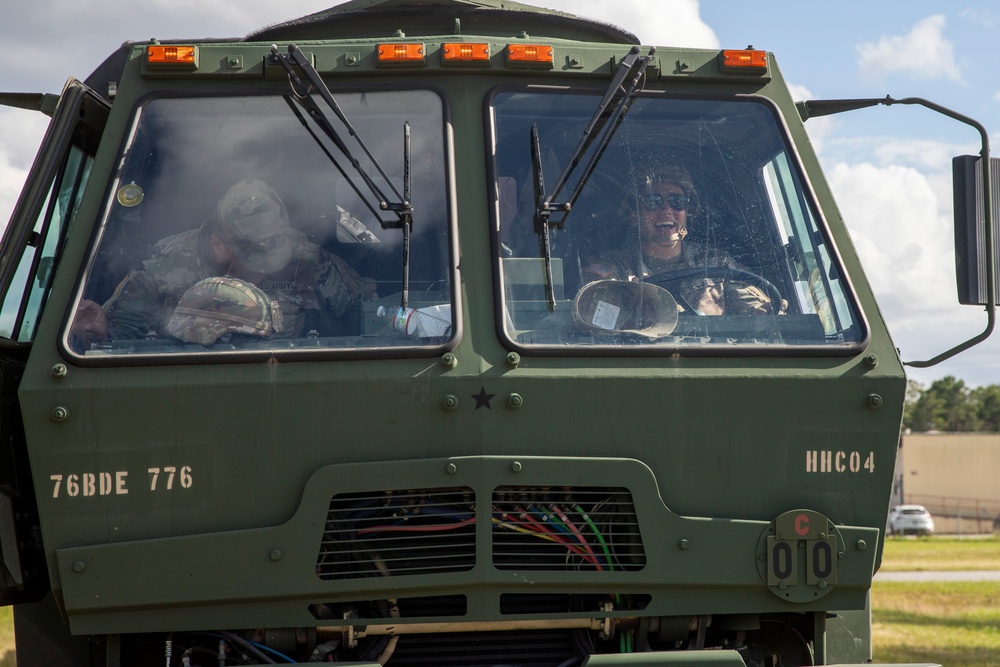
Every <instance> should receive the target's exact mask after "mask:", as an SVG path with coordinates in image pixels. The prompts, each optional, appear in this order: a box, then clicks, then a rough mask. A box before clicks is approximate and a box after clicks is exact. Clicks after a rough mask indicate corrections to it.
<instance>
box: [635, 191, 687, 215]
mask: <svg viewBox="0 0 1000 667" xmlns="http://www.w3.org/2000/svg"><path fill="white" fill-rule="evenodd" d="M639 203H640V204H641V205H642V208H643V210H644V211H662V210H663V208H664V207H665V206H669V207H670V208H672V209H674V210H675V211H686V210H687V207H688V206H689V205H690V204H691V199H690V198H689V197H688V196H687V195H683V194H678V193H676V192H674V193H671V194H669V195H667V196H666V198H664V196H663V195H661V194H657V193H655V192H653V193H650V194H646V195H639Z"/></svg>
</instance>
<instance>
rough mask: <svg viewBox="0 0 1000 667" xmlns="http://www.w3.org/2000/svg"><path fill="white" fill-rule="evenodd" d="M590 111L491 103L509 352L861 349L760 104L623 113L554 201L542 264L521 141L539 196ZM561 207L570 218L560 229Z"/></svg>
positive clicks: (514, 98)
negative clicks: (513, 347) (534, 135)
mask: <svg viewBox="0 0 1000 667" xmlns="http://www.w3.org/2000/svg"><path fill="white" fill-rule="evenodd" d="M599 101H600V96H599V95H597V94H593V95H590V94H579V93H568V92H563V91H558V92H556V91H548V90H529V91H504V92H499V93H498V94H496V95H495V97H494V100H493V106H492V109H493V123H494V127H493V140H494V142H495V146H494V152H495V156H496V162H495V170H496V174H497V184H498V191H497V194H498V197H497V198H498V202H499V205H498V207H497V213H498V225H497V227H496V233H497V235H498V239H499V242H498V244H497V248H498V250H499V263H500V266H499V270H498V274H499V275H500V277H501V285H500V287H501V292H502V313H501V316H502V327H503V330H504V332H505V335H506V336H507V337H508V338H509V339H510V340H511V341H512V342H513V343H515V344H518V345H523V346H540V347H547V346H555V347H563V346H592V347H600V346H611V347H616V348H617V347H622V346H629V347H635V346H647V347H648V348H649V349H656V347H655V346H661V347H663V348H664V349H674V348H676V347H678V346H684V347H691V348H697V347H703V348H708V347H720V346H721V347H725V348H735V347H738V346H741V345H743V346H753V347H755V348H760V346H762V345H765V346H766V345H775V346H785V347H787V346H803V347H804V346H833V345H841V346H843V345H844V344H851V343H856V342H859V341H861V340H863V338H864V335H865V334H864V331H863V326H862V322H861V319H860V318H859V317H858V315H857V310H856V307H855V306H854V305H853V301H852V299H851V298H850V296H849V293H848V289H847V286H846V285H845V284H844V283H843V281H842V280H841V279H840V271H839V269H838V267H837V265H836V261H835V257H836V254H835V252H834V251H833V250H832V248H831V246H830V244H829V240H828V238H827V237H826V235H825V234H824V233H823V230H822V227H821V224H820V222H819V218H818V216H817V214H816V209H815V204H814V202H813V200H812V198H811V194H810V193H809V192H808V191H807V189H806V188H805V187H804V184H803V179H802V177H801V174H800V172H799V168H798V166H797V162H796V161H795V159H794V158H793V157H792V155H791V154H790V150H789V144H788V142H787V139H786V136H785V132H784V129H783V126H782V125H781V124H780V123H779V121H778V118H777V116H776V114H775V112H774V110H773V108H772V107H771V106H770V105H769V104H767V103H765V102H763V101H761V100H760V99H755V98H740V99H725V100H720V99H691V98H673V97H667V96H666V95H662V94H655V93H654V94H644V95H643V96H641V97H639V98H637V99H636V100H635V102H634V103H633V104H632V106H631V109H630V110H629V112H628V114H627V116H626V117H625V119H624V121H623V122H622V123H621V125H619V126H618V127H617V129H616V130H615V131H614V133H613V135H612V138H611V140H610V141H609V142H607V145H600V142H595V143H594V144H593V145H591V147H590V148H589V149H588V150H587V152H585V153H584V155H583V156H582V159H581V161H580V168H579V169H577V170H576V172H574V173H575V174H576V175H575V176H570V178H569V179H568V180H567V181H566V185H565V187H564V188H563V189H562V190H561V191H560V192H557V193H555V197H554V198H553V200H552V202H553V204H554V210H553V212H552V213H551V214H550V217H549V220H550V224H549V225H548V227H549V241H548V246H549V250H548V252H546V250H545V243H544V239H543V234H542V233H541V231H542V230H541V228H540V226H538V225H537V224H536V221H535V197H536V194H535V183H536V181H537V180H539V179H538V178H537V176H538V174H537V173H536V172H537V168H536V167H535V166H534V161H533V158H532V151H531V145H532V142H531V140H530V136H531V128H532V126H533V125H535V126H536V127H537V132H538V146H539V149H540V150H539V154H538V161H537V162H538V163H539V164H540V167H541V174H540V176H541V179H540V180H541V181H542V182H543V184H544V185H545V186H546V188H547V189H546V192H545V194H546V195H552V194H553V192H552V190H553V189H555V187H556V184H557V180H558V178H559V176H560V174H561V173H562V171H563V169H564V167H565V166H566V164H567V163H568V161H569V160H570V158H571V156H572V152H573V150H574V148H575V147H576V146H577V145H578V144H579V143H580V137H581V135H582V133H583V131H584V129H585V128H586V126H587V123H588V122H589V121H590V119H591V116H592V115H593V111H594V109H595V108H596V107H597V104H598V103H599ZM592 158H595V159H596V162H593V164H594V168H593V172H592V174H590V175H589V178H587V179H586V180H585V181H584V182H583V183H582V185H581V184H580V178H579V175H581V174H586V173H587V169H586V167H587V165H588V164H590V163H591V160H592ZM564 204H572V207H571V210H570V212H569V213H568V214H565V213H564V211H563V209H564V208H565V207H564V206H563V205H564ZM546 254H548V257H546ZM550 274H551V278H550V277H549V275H550Z"/></svg>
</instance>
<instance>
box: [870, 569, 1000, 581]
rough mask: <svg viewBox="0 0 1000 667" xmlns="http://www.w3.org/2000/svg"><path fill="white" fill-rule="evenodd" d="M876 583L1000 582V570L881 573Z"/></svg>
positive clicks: (877, 575)
mask: <svg viewBox="0 0 1000 667" xmlns="http://www.w3.org/2000/svg"><path fill="white" fill-rule="evenodd" d="M875 581H1000V570H961V571H957V572H879V573H877V574H876V575H875Z"/></svg>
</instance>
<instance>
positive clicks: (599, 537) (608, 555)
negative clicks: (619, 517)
mask: <svg viewBox="0 0 1000 667" xmlns="http://www.w3.org/2000/svg"><path fill="white" fill-rule="evenodd" d="M573 509H575V510H576V512H577V514H579V515H580V516H582V517H583V520H584V521H586V522H587V525H588V526H590V530H591V532H593V533H594V535H595V536H596V537H597V541H598V542H599V543H600V545H601V549H603V550H604V559H605V560H606V561H607V562H608V569H609V570H611V571H612V572H614V571H615V565H614V563H612V562H611V550H610V549H608V544H607V542H605V541H604V536H603V535H601V531H599V530H598V529H597V526H595V525H594V522H593V521H592V520H591V518H590V515H589V514H587V513H586V512H584V511H583V508H581V507H580V506H579V505H573Z"/></svg>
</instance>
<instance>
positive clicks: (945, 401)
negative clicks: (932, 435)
mask: <svg viewBox="0 0 1000 667" xmlns="http://www.w3.org/2000/svg"><path fill="white" fill-rule="evenodd" d="M908 389H909V387H908ZM909 417H910V423H909V424H908V426H909V428H910V429H911V430H913V431H975V430H977V429H978V427H979V417H978V410H977V404H976V402H975V401H974V400H973V398H972V396H971V392H970V390H969V388H968V387H966V386H965V382H963V381H962V380H958V379H956V378H955V377H953V376H951V375H948V376H946V377H943V378H941V379H939V380H935V381H934V382H932V383H931V386H930V387H928V388H927V389H926V390H924V391H923V392H922V393H921V394H920V398H918V399H917V401H916V402H915V403H914V405H913V409H912V411H910V415H909Z"/></svg>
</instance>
